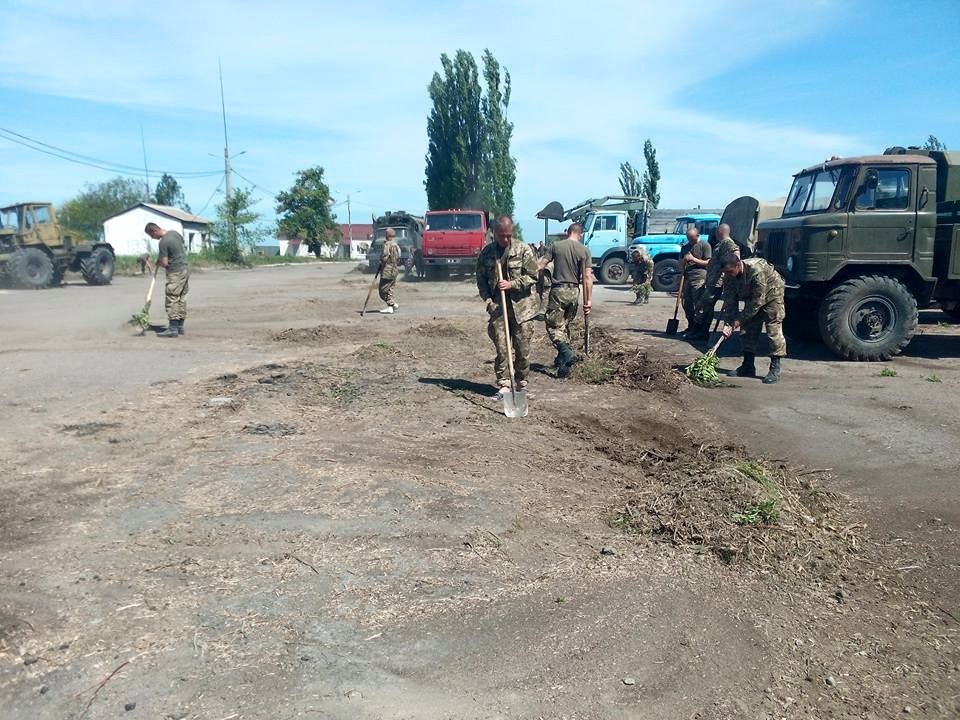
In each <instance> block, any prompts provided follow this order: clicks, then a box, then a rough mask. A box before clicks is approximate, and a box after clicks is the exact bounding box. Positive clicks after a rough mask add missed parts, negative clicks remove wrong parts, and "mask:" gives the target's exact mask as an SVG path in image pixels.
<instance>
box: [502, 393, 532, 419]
mask: <svg viewBox="0 0 960 720" xmlns="http://www.w3.org/2000/svg"><path fill="white" fill-rule="evenodd" d="M502 396H503V414H504V415H506V416H507V417H509V418H522V417H526V416H527V412H529V410H530V408H529V406H528V405H527V391H526V390H514V391H513V392H511V391H509V390H504V391H503V393H502Z"/></svg>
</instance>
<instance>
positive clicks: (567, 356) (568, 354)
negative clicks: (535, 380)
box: [557, 343, 580, 378]
mask: <svg viewBox="0 0 960 720" xmlns="http://www.w3.org/2000/svg"><path fill="white" fill-rule="evenodd" d="M557 358H558V359H559V361H560V362H559V364H558V365H557V377H561V378H565V377H568V376H569V375H570V371H571V370H573V366H574V364H575V363H578V362H580V356H579V355H577V354H576V353H575V352H574V351H573V349H572V348H571V347H570V346H569V345H567V343H560V344H559V345H558V346H557Z"/></svg>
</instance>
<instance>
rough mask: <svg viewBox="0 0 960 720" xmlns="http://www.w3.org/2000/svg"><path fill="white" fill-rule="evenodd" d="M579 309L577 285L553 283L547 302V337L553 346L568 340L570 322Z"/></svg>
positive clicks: (578, 289)
mask: <svg viewBox="0 0 960 720" xmlns="http://www.w3.org/2000/svg"><path fill="white" fill-rule="evenodd" d="M579 309H580V286H579V285H554V286H553V287H552V288H550V300H549V301H548V302H547V337H549V338H550V342H552V343H553V345H554V347H556V348H559V347H560V344H561V343H569V342H570V323H572V322H573V321H574V320H576V318H577V310H579Z"/></svg>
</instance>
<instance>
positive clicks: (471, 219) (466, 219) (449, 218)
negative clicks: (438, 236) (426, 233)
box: [427, 213, 483, 230]
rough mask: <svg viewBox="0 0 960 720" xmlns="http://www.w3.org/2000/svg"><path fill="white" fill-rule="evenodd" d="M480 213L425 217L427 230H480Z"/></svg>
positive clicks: (481, 217)
mask: <svg viewBox="0 0 960 720" xmlns="http://www.w3.org/2000/svg"><path fill="white" fill-rule="evenodd" d="M482 229H483V215H481V214H480V213H442V214H440V215H427V230H482Z"/></svg>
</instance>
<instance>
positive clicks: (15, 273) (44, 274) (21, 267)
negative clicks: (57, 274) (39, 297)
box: [7, 247, 54, 290]
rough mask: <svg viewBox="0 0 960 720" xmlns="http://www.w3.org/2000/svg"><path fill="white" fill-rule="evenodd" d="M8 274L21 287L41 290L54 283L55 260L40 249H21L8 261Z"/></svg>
mask: <svg viewBox="0 0 960 720" xmlns="http://www.w3.org/2000/svg"><path fill="white" fill-rule="evenodd" d="M7 273H8V274H9V275H10V278H11V279H12V280H13V282H14V283H16V284H17V285H19V286H20V287H22V288H27V289H28V290H40V289H42V288H45V287H50V285H51V283H53V276H54V267H53V260H51V259H50V256H49V255H47V254H46V253H45V252H44V251H43V250H41V249H40V248H35V247H28V248H20V249H19V250H17V251H16V252H15V253H13V255H11V256H10V259H9V260H8V261H7Z"/></svg>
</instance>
